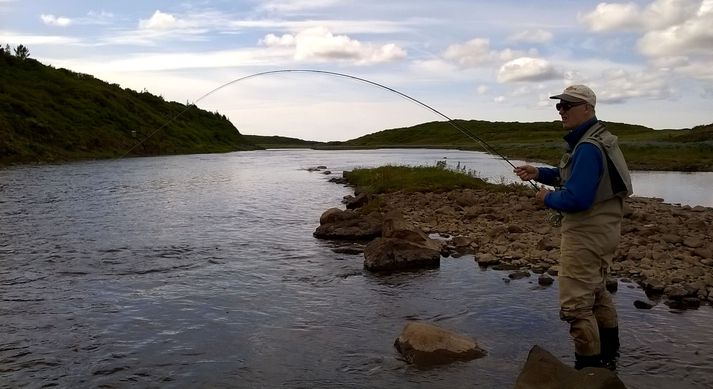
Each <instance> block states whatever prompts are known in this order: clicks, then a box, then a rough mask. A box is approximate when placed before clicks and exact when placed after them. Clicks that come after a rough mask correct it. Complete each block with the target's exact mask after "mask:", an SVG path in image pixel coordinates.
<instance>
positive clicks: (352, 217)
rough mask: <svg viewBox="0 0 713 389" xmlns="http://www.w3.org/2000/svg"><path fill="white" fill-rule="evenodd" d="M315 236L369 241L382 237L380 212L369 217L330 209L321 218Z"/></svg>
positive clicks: (350, 211)
mask: <svg viewBox="0 0 713 389" xmlns="http://www.w3.org/2000/svg"><path fill="white" fill-rule="evenodd" d="M319 224H320V225H319V227H317V229H316V230H315V231H314V234H313V235H314V236H315V237H316V238H320V239H349V240H367V239H373V238H375V237H378V236H380V235H381V225H382V219H381V215H380V214H379V213H378V212H372V213H370V214H368V215H362V214H361V213H359V212H357V211H353V210H349V209H348V210H341V209H339V208H330V209H328V210H326V211H324V213H323V214H322V216H321V217H320V218H319Z"/></svg>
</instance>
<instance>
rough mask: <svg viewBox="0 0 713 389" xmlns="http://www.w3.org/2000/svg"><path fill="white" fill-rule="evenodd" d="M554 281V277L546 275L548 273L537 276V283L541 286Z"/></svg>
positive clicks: (548, 284)
mask: <svg viewBox="0 0 713 389" xmlns="http://www.w3.org/2000/svg"><path fill="white" fill-rule="evenodd" d="M554 282H555V279H554V278H552V277H550V276H548V275H546V274H543V275H541V276H540V277H539V278H537V283H538V284H540V285H542V286H550V285H552V284H553V283H554Z"/></svg>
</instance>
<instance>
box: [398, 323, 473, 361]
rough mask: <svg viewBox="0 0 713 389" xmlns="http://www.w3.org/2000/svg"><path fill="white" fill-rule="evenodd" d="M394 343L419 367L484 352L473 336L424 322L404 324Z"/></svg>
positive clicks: (468, 358)
mask: <svg viewBox="0 0 713 389" xmlns="http://www.w3.org/2000/svg"><path fill="white" fill-rule="evenodd" d="M394 346H395V347H396V349H397V350H398V351H399V352H400V353H401V355H403V357H404V359H405V360H406V361H407V362H409V363H413V364H415V365H417V366H420V367H428V366H433V365H440V364H445V363H451V362H454V361H463V360H465V361H467V360H471V359H475V358H481V357H484V356H485V355H487V352H486V351H485V350H483V349H481V348H480V347H479V346H478V343H477V341H476V340H475V339H473V338H470V337H467V336H464V335H460V334H457V333H455V332H452V331H449V330H445V329H443V328H439V327H437V326H435V325H432V324H428V323H423V322H411V323H408V324H406V326H405V327H404V329H403V331H401V335H399V337H398V338H397V339H396V341H395V342H394Z"/></svg>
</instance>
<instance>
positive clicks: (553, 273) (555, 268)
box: [547, 266, 560, 277]
mask: <svg viewBox="0 0 713 389" xmlns="http://www.w3.org/2000/svg"><path fill="white" fill-rule="evenodd" d="M559 273H560V267H559V266H552V267H550V268H549V269H547V274H549V275H551V276H555V277H556V276H557V275H558V274H559Z"/></svg>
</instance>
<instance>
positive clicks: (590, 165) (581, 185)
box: [537, 117, 603, 212]
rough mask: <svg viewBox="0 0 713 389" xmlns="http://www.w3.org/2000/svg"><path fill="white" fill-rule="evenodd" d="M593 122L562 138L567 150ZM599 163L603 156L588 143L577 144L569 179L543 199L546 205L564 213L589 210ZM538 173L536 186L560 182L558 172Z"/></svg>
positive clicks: (542, 169) (572, 147) (594, 121)
mask: <svg viewBox="0 0 713 389" xmlns="http://www.w3.org/2000/svg"><path fill="white" fill-rule="evenodd" d="M596 122H597V118H596V117H595V118H592V119H590V120H588V121H586V122H585V123H582V124H581V125H580V126H579V127H577V128H575V129H574V130H572V131H570V132H569V133H568V134H567V135H565V137H564V139H565V141H567V144H568V145H569V150H572V149H574V146H576V145H577V142H579V140H580V139H581V138H582V135H584V133H585V132H587V130H588V129H589V128H590V127H591V126H593V125H594V124H595V123H596ZM602 162H603V161H602V153H601V151H599V148H597V146H595V145H593V144H591V143H582V144H580V145H579V146H578V147H577V148H576V149H575V150H574V152H573V154H572V157H571V162H570V164H571V165H572V176H571V177H570V178H569V180H568V181H567V182H566V183H565V185H564V186H563V187H562V188H560V189H558V190H556V191H554V192H550V193H548V194H547V196H545V205H546V206H547V207H549V208H552V209H556V210H559V211H563V212H579V211H584V210H587V209H589V208H591V207H592V204H594V197H595V196H596V194H597V187H598V186H599V181H600V180H601V177H602V173H603V167H602ZM537 170H538V171H539V175H538V177H537V181H538V182H540V183H543V184H545V185H553V186H554V185H555V184H556V183H557V182H558V181H559V178H560V170H559V168H542V167H541V168H537Z"/></svg>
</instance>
